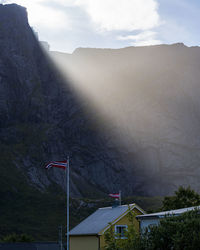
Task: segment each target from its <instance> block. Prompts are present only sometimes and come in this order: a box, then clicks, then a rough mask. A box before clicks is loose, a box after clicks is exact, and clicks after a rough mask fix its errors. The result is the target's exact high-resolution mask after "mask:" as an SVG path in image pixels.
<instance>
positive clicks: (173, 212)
mask: <svg viewBox="0 0 200 250" xmlns="http://www.w3.org/2000/svg"><path fill="white" fill-rule="evenodd" d="M195 209H200V206H197V207H186V208H180V209H175V210H169V211H163V212H159V213H152V214H144V215H138V216H136V218H137V219H139V220H142V219H148V218H150V217H151V218H152V217H156V218H163V217H165V216H169V215H180V214H182V213H185V212H188V211H192V210H195Z"/></svg>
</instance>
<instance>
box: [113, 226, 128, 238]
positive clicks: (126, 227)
mask: <svg viewBox="0 0 200 250" xmlns="http://www.w3.org/2000/svg"><path fill="white" fill-rule="evenodd" d="M117 227H125V230H126V231H127V229H128V226H127V225H115V234H117ZM115 239H127V237H121V236H118V235H116V236H115Z"/></svg>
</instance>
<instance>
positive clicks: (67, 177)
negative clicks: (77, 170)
mask: <svg viewBox="0 0 200 250" xmlns="http://www.w3.org/2000/svg"><path fill="white" fill-rule="evenodd" d="M66 171H67V173H66V189H67V190H66V191H67V250H69V156H68V157H67V169H66Z"/></svg>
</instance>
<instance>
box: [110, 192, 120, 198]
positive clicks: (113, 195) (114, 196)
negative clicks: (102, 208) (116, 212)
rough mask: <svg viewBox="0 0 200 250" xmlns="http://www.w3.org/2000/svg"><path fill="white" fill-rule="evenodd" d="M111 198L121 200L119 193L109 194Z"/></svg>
mask: <svg viewBox="0 0 200 250" xmlns="http://www.w3.org/2000/svg"><path fill="white" fill-rule="evenodd" d="M109 196H110V197H112V198H117V199H119V198H120V193H118V194H109Z"/></svg>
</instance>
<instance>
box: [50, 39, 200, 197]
mask: <svg viewBox="0 0 200 250" xmlns="http://www.w3.org/2000/svg"><path fill="white" fill-rule="evenodd" d="M52 55H53V57H54V58H55V60H57V62H58V63H60V66H61V68H63V70H64V69H65V70H66V69H67V70H68V74H69V73H70V76H71V78H72V79H75V81H76V82H77V83H78V84H77V85H78V88H79V89H81V91H82V92H83V96H86V97H87V98H89V100H90V102H91V103H93V106H94V108H96V110H98V111H100V112H101V114H102V115H103V116H104V118H105V120H106V121H107V124H109V128H108V130H107V132H108V134H107V135H110V136H107V141H109V143H110V145H112V147H115V148H117V149H118V150H119V151H120V153H121V155H123V156H122V157H121V159H122V158H123V163H124V168H125V169H126V170H127V171H130V175H131V177H132V182H130V185H133V189H132V190H135V191H136V190H137V192H138V191H139V192H141V191H142V192H143V193H145V194H150V195H155V194H156V195H157V194H167V193H171V192H172V191H173V190H175V189H176V188H177V187H178V186H179V185H185V186H187V185H191V186H192V188H194V189H196V190H198V191H200V185H199V181H198V179H199V176H200V167H199V157H200V151H199V148H200V136H199V131H200V119H199V117H200V112H199V108H200V99H199V96H200V88H199V87H200V81H199V79H200V71H199V67H200V48H199V47H191V48H188V47H186V46H184V44H174V45H160V46H150V47H138V48H134V47H130V48H124V49H119V50H110V49H81V48H80V49H77V50H76V51H75V52H74V53H73V54H72V55H64V54H60V53H56V52H53V53H52ZM63 65H64V66H63ZM107 127H108V126H107ZM111 135H112V136H111ZM113 138H114V140H113ZM109 155H110V157H111V154H109ZM113 159H115V157H113ZM115 164H116V165H117V162H115Z"/></svg>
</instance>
